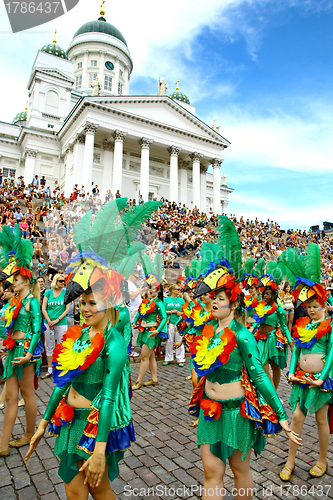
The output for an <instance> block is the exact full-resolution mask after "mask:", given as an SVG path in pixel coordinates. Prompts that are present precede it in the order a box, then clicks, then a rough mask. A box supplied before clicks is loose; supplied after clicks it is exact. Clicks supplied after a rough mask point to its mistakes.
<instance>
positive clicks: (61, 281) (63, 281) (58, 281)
mask: <svg viewBox="0 0 333 500" xmlns="http://www.w3.org/2000/svg"><path fill="white" fill-rule="evenodd" d="M57 283H66V281H65V280H57Z"/></svg>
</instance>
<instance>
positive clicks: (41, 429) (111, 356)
mask: <svg viewBox="0 0 333 500" xmlns="http://www.w3.org/2000/svg"><path fill="white" fill-rule="evenodd" d="M95 266H96V267H95V271H93V273H92V275H91V276H90V278H89V287H88V289H86V290H85V292H84V293H83V294H82V297H81V313H82V314H83V317H84V322H85V325H87V326H86V327H85V328H82V327H80V326H74V327H71V328H70V329H69V330H68V331H67V332H66V334H65V335H64V337H63V341H62V343H61V344H58V345H57V346H56V347H55V350H54V353H53V366H54V380H55V382H56V384H57V386H56V388H55V389H54V391H53V393H52V396H51V399H50V401H49V403H48V405H47V408H46V411H45V413H44V416H43V418H42V420H41V422H40V424H39V426H38V429H37V432H36V433H35V435H34V436H33V438H32V440H31V442H30V448H29V451H28V453H27V455H26V460H27V459H28V458H29V457H30V456H31V454H32V452H33V451H34V450H35V448H36V446H37V445H38V443H39V441H40V440H41V438H42V437H43V436H44V433H45V430H46V428H47V426H48V425H49V432H51V433H54V434H55V435H56V436H57V438H56V444H55V448H54V454H55V455H57V456H58V457H59V458H60V466H59V472H58V473H59V476H60V477H61V479H62V480H63V481H64V483H65V490H66V495H67V498H68V499H69V500H74V499H77V498H80V499H88V496H89V493H90V494H91V495H92V496H93V498H96V499H101V498H102V499H103V500H104V499H105V500H112V499H115V496H114V494H113V492H112V490H111V486H110V481H112V480H113V479H114V478H115V477H116V476H117V475H118V473H119V468H118V462H119V461H120V460H121V459H122V457H123V455H124V450H126V449H127V448H128V447H129V446H130V444H131V441H134V440H135V436H134V429H133V424H132V417H131V409H130V403H129V393H128V385H129V381H128V372H127V368H126V362H127V352H126V346H125V343H124V340H123V338H122V336H121V335H120V333H119V332H118V331H117V330H116V329H115V328H114V325H115V323H116V322H117V319H118V313H117V312H116V311H115V309H114V308H113V307H112V305H111V302H110V300H111V299H112V296H113V294H115V293H116V286H117V285H116V284H117V282H118V279H115V275H114V274H112V273H114V272H110V271H107V270H106V269H101V268H102V266H101V265H100V264H99V262H98V261H96V262H95ZM87 267H88V266H87ZM78 273H79V271H78ZM73 279H74V280H75V274H74V277H72V278H71V281H69V284H68V287H67V291H66V299H65V301H67V300H68V297H70V298H71V299H72V298H73V293H71V292H75V284H74V281H73ZM67 292H68V296H67ZM78 492H80V493H79V494H80V496H79V497H78Z"/></svg>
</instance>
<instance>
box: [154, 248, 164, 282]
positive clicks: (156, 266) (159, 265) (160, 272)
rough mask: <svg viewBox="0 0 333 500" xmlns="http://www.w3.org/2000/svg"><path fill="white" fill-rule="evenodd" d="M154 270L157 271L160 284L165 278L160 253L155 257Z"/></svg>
mask: <svg viewBox="0 0 333 500" xmlns="http://www.w3.org/2000/svg"><path fill="white" fill-rule="evenodd" d="M154 269H155V274H156V275H157V276H158V279H159V280H160V283H161V282H162V280H163V276H164V268H163V262H162V257H161V254H160V253H156V254H155V257H154Z"/></svg>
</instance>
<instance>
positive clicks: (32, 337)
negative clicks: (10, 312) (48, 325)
mask: <svg viewBox="0 0 333 500" xmlns="http://www.w3.org/2000/svg"><path fill="white" fill-rule="evenodd" d="M26 306H28V307H29V311H27V309H26ZM41 321H42V317H41V311H40V305H39V302H38V300H37V299H36V297H34V296H33V295H31V293H29V294H28V295H26V297H24V298H23V299H22V307H21V309H20V310H19V312H18V315H17V316H16V318H15V321H14V324H13V326H12V329H11V330H12V332H13V333H14V332H15V331H16V330H19V331H21V332H25V335H24V338H23V339H21V340H16V341H15V346H14V348H13V349H10V350H9V351H8V354H7V357H6V361H5V370H4V375H3V376H4V378H10V377H12V376H13V375H14V373H15V375H16V376H17V378H18V379H19V380H22V375H23V368H25V367H26V366H28V365H29V364H30V363H35V372H36V375H40V371H41V367H42V352H43V343H42V341H41V338H40V336H41ZM28 352H30V353H31V354H32V357H31V360H30V361H29V362H28V363H25V364H24V365H13V364H12V361H14V359H15V358H19V357H22V356H25V355H26V354H27V353H28Z"/></svg>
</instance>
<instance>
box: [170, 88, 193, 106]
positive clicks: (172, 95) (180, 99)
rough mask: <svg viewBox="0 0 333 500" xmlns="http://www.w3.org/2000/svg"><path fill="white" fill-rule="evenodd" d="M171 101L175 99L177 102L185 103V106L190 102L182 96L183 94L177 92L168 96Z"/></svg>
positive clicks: (185, 96)
mask: <svg viewBox="0 0 333 500" xmlns="http://www.w3.org/2000/svg"><path fill="white" fill-rule="evenodd" d="M169 97H171V99H176V100H177V101H182V102H186V104H190V100H189V98H188V97H187V95H185V94H183V92H179V90H176V91H175V92H173V93H172V94H170V96H169Z"/></svg>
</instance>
